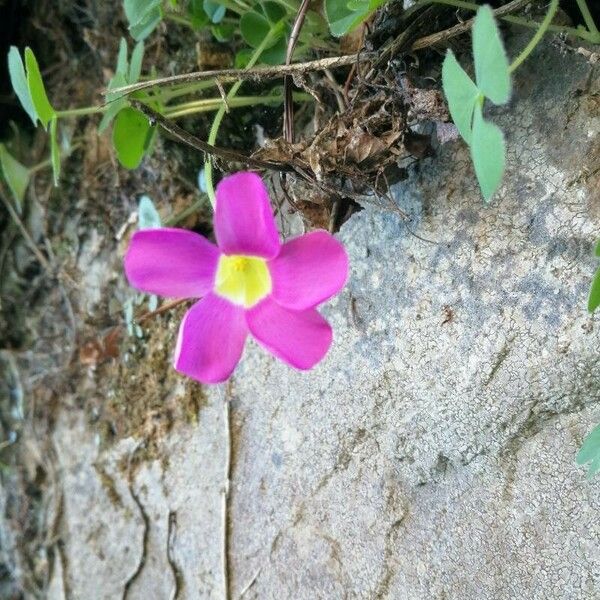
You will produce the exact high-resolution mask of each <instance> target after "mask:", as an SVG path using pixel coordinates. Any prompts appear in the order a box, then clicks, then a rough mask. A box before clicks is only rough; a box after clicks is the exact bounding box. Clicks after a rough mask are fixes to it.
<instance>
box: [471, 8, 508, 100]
mask: <svg viewBox="0 0 600 600" xmlns="http://www.w3.org/2000/svg"><path fill="white" fill-rule="evenodd" d="M473 57H474V59H475V80H476V82H477V86H478V87H479V89H480V90H481V91H482V92H483V93H484V94H485V96H486V97H487V98H489V99H490V100H491V101H492V102H493V103H494V104H505V103H506V102H508V99H509V98H510V72H509V65H508V58H507V56H506V52H505V50H504V45H503V44H502V39H501V38H500V32H499V30H498V26H497V25H496V22H495V20H494V13H493V12H492V9H491V8H490V7H489V6H487V5H485V6H482V7H481V8H480V9H479V10H478V11H477V16H476V17H475V23H474V25H473Z"/></svg>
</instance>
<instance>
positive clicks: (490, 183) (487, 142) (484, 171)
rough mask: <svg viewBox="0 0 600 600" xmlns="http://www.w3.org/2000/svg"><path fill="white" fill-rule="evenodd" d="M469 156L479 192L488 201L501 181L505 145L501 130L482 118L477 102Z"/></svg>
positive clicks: (479, 105)
mask: <svg viewBox="0 0 600 600" xmlns="http://www.w3.org/2000/svg"><path fill="white" fill-rule="evenodd" d="M471 158H472V160H473V166H474V167H475V174H476V175H477V180H478V181H479V187H480V188H481V193H482V194H483V198H484V199H485V201H486V202H488V201H489V199H490V198H491V197H492V194H493V193H494V192H495V191H496V189H497V188H498V186H499V185H500V182H501V181H502V175H503V174H504V163H505V146H504V135H503V134H502V131H501V130H500V128H499V127H497V126H496V125H494V124H493V123H490V122H488V121H486V120H485V119H484V118H483V114H482V109H481V104H480V103H479V102H477V104H476V105H475V114H474V116H473V131H472V138H471Z"/></svg>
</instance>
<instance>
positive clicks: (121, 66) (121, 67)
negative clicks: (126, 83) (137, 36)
mask: <svg viewBox="0 0 600 600" xmlns="http://www.w3.org/2000/svg"><path fill="white" fill-rule="evenodd" d="M127 54H128V52H127V41H126V40H125V38H121V41H120V42H119V54H118V55H117V69H116V71H115V73H119V74H120V75H123V77H127V72H128V70H129V66H128V64H127Z"/></svg>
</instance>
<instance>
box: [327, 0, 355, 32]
mask: <svg viewBox="0 0 600 600" xmlns="http://www.w3.org/2000/svg"><path fill="white" fill-rule="evenodd" d="M357 15H358V17H357ZM361 15H363V16H364V15H365V13H363V12H362V11H360V12H358V13H357V12H356V11H354V10H350V9H349V8H348V7H347V6H346V4H345V2H343V0H325V16H326V18H327V22H328V23H329V28H330V29H331V33H332V34H333V35H335V36H336V37H341V36H343V35H345V34H346V33H348V32H349V31H350V30H351V29H352V28H353V27H354V26H355V25H357V24H358V23H360V21H361V20H362V19H361Z"/></svg>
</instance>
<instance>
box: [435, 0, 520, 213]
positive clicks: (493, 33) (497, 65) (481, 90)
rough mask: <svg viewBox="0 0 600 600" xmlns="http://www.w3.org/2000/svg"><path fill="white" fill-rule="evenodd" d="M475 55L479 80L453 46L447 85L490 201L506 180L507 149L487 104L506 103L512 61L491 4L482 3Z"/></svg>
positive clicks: (445, 75) (444, 73)
mask: <svg viewBox="0 0 600 600" xmlns="http://www.w3.org/2000/svg"><path fill="white" fill-rule="evenodd" d="M473 56H474V61H475V80H476V82H473V80H472V79H471V78H470V77H469V76H468V75H467V73H466V72H465V70H464V69H463V68H462V67H461V66H460V64H459V63H458V61H457V60H456V57H455V56H454V54H453V53H452V51H451V50H448V53H447V54H446V58H445V59H444V64H443V66H442V84H443V88H444V93H445V94H446V98H447V100H448V108H449V109H450V115H451V116H452V119H453V120H454V124H455V125H456V128H457V129H458V131H459V133H460V135H461V136H462V138H463V139H464V140H465V142H467V144H468V145H469V146H470V147H471V158H472V160H473V166H474V167H475V174H476V175H477V180H478V181H479V186H480V188H481V193H482V194H483V197H484V199H485V201H486V202H487V201H488V200H489V199H490V198H491V196H492V194H493V193H494V192H495V191H496V189H497V188H498V186H499V185H500V182H501V181H502V175H503V173H504V166H505V162H506V158H505V153H506V148H505V144H504V136H503V134H502V131H501V130H500V129H499V128H498V127H497V126H496V125H494V124H493V123H490V122H488V121H486V120H485V119H484V118H483V112H482V109H483V103H484V100H485V98H489V99H490V100H491V101H492V102H493V103H494V104H504V103H506V102H508V100H509V98H510V89H511V82H510V69H509V65H508V59H507V57H506V52H505V51H504V46H503V45H502V40H501V39H500V32H499V31H498V27H497V25H496V23H495V21H494V14H493V12H492V9H491V8H490V7H489V6H482V7H480V8H479V10H478V11H477V16H476V17H475V23H474V25H473Z"/></svg>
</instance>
